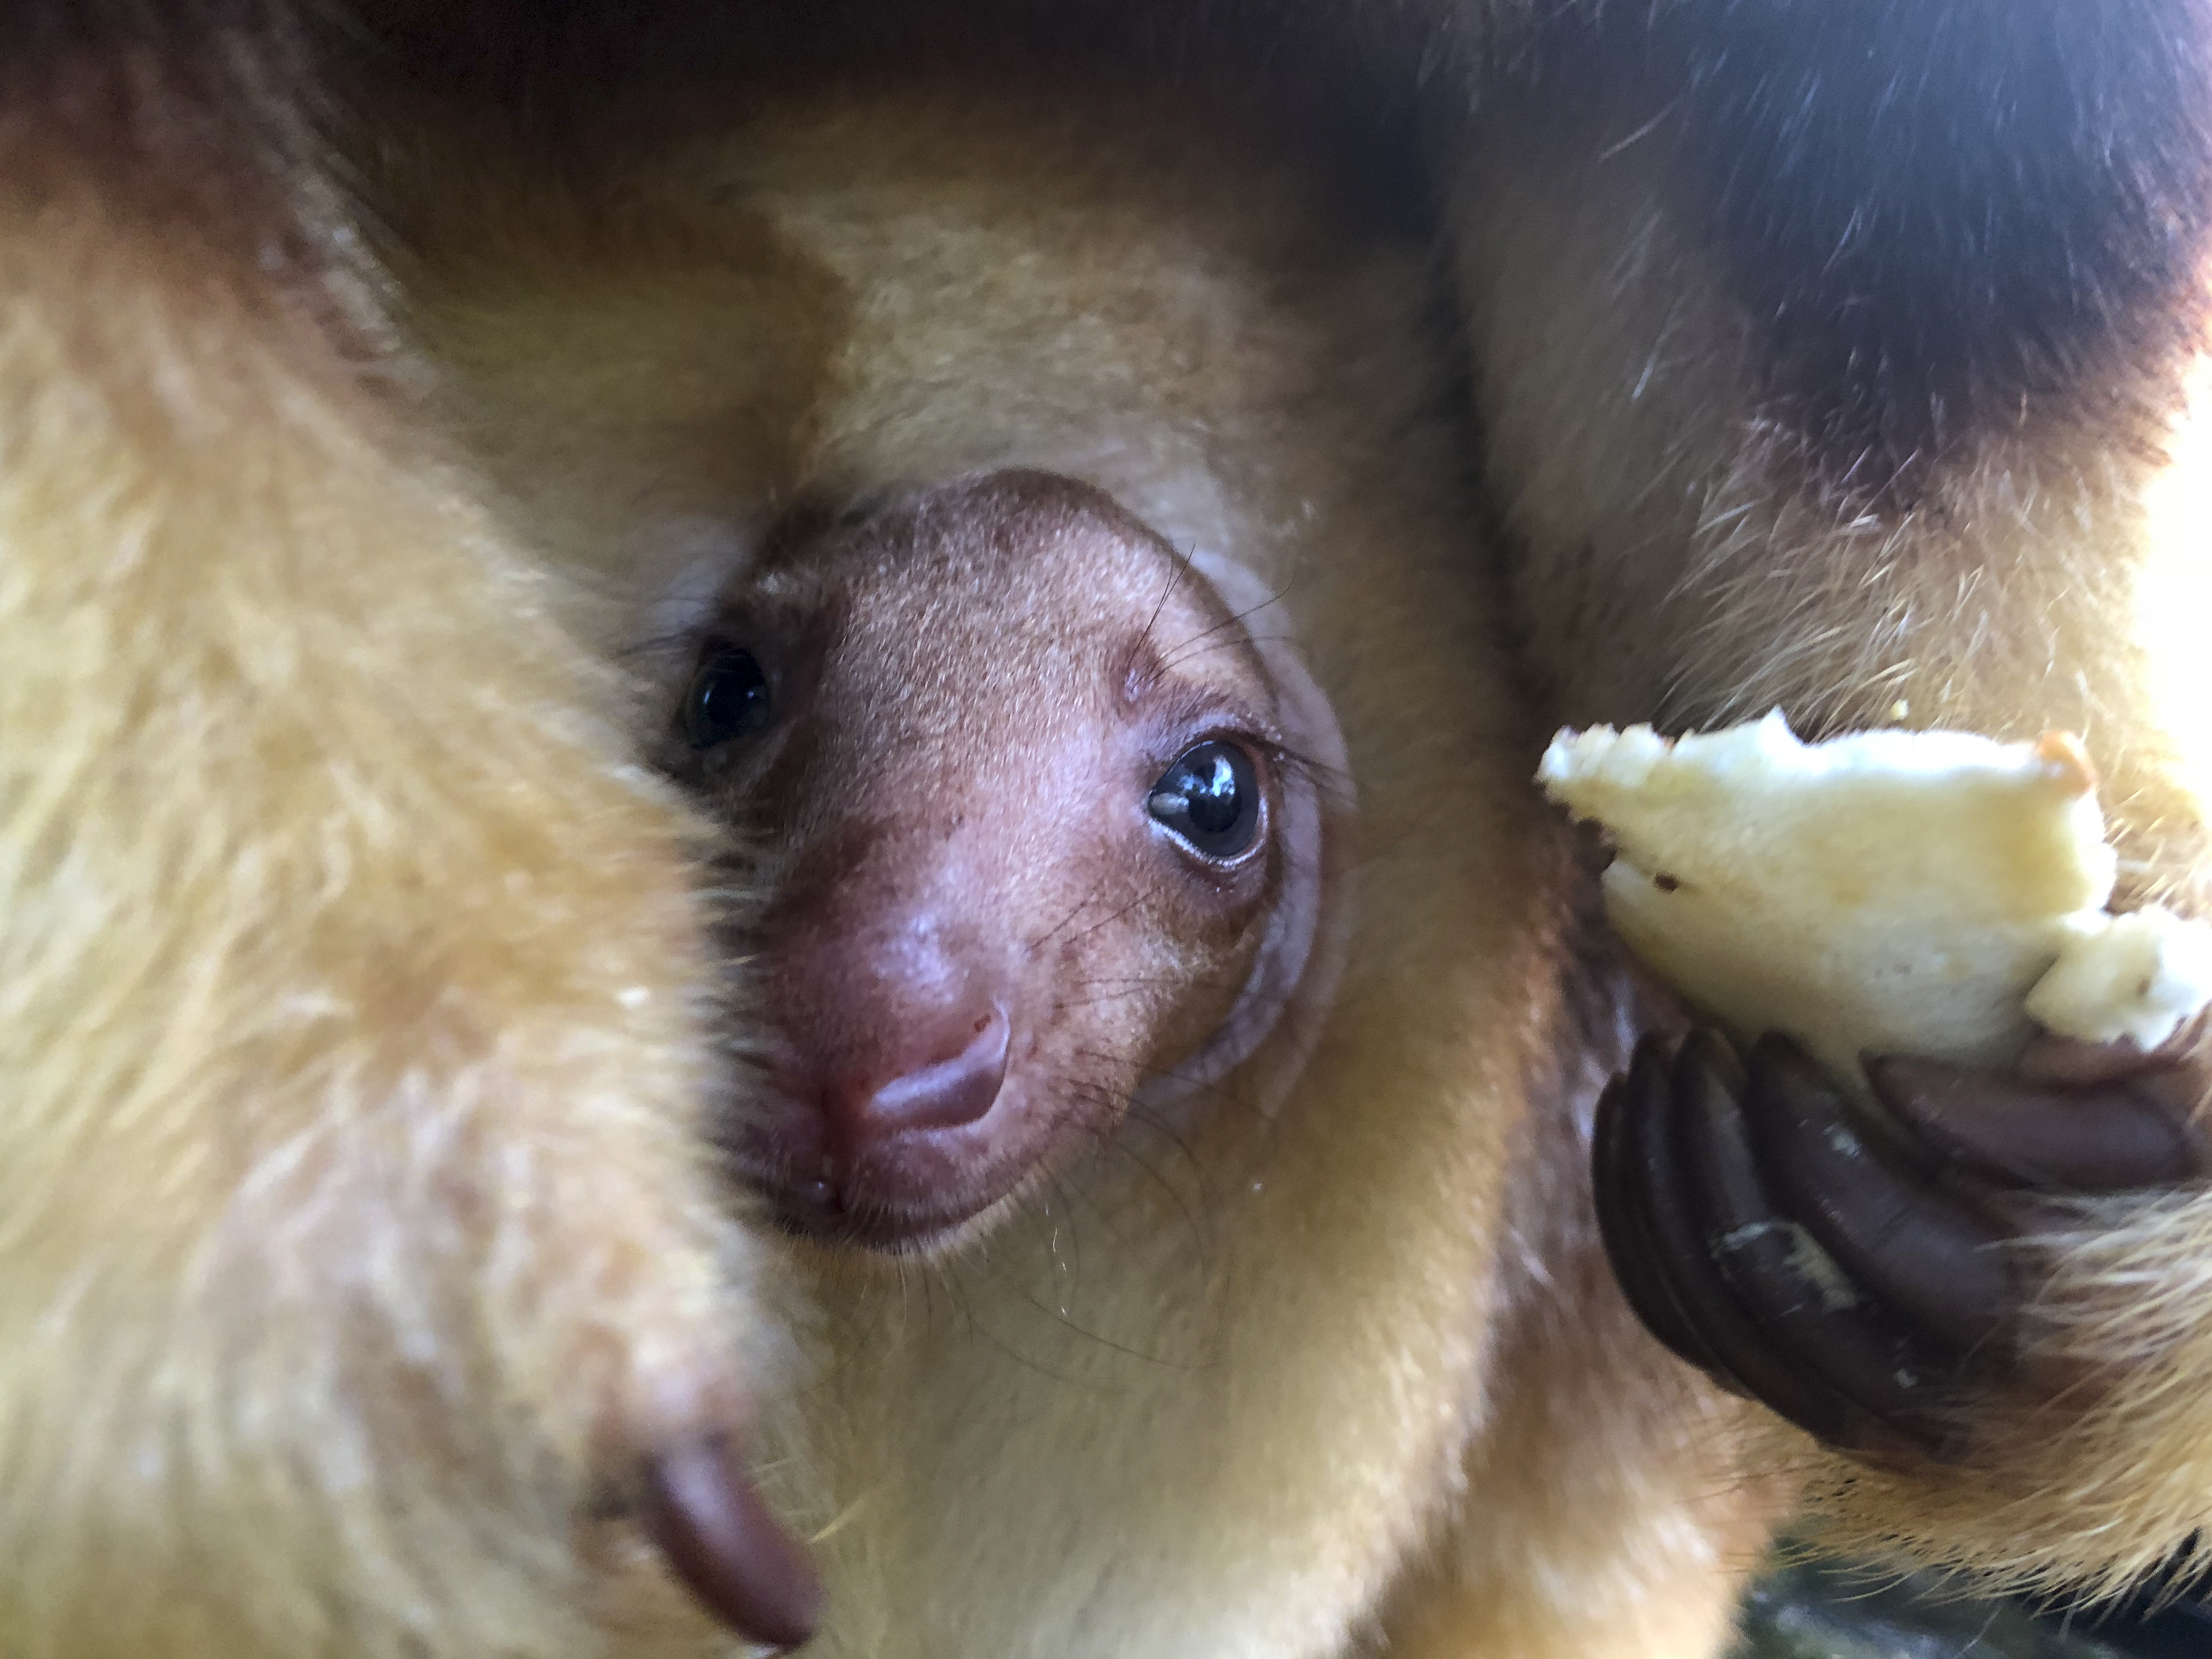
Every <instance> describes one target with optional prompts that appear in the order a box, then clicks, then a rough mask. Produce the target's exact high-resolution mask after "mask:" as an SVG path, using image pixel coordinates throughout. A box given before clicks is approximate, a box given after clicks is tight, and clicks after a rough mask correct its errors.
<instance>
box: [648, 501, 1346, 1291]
mask: <svg viewBox="0 0 2212 1659" xmlns="http://www.w3.org/2000/svg"><path fill="white" fill-rule="evenodd" d="M1240 598H1241V596H1240ZM665 743H666V750H665V754H666V756H667V757H668V761H669V763H670V765H671V769H672V770H673V771H674V772H675V773H676V774H677V775H678V777H679V778H681V779H682V780H684V781H685V782H686V783H687V784H688V785H689V786H690V787H692V788H693V789H694V790H696V792H697V793H699V794H700V796H701V797H702V799H704V800H706V801H707V802H708V804H709V805H711V806H713V807H714V809H715V810H716V811H718V812H720V813H722V814H724V815H725V816H726V817H728V818H729V819H730V820H731V821H732V823H734V824H735V825H736V826H737V827H738V829H739V830H740V831H741V832H742V833H743V834H744V836H745V837H746V841H747V846H748V850H749V852H750V854H751V855H752V858H753V860H754V863H753V866H752V868H751V872H750V884H751V885H752V886H753V887H754V889H755V890H757V893H758V894H759V904H758V908H757V909H756V910H755V911H754V912H752V913H751V914H750V915H749V916H748V917H747V918H746V920H745V922H744V927H743V930H742V931H743V938H742V939H741V941H740V944H741V950H742V954H743V955H744V959H745V960H746V962H747V963H748V968H747V971H748V973H749V975H750V980H751V982H752V984H753V986H754V987H755V988H756V991H757V995H756V998H755V1007H756V1009H757V1012H758V1014H759V1016H760V1017H761V1018H760V1024H761V1027H762V1030H763V1033H764V1036H763V1043H762V1047H761V1049H760V1051H759V1054H758V1058H759V1060H760V1062H761V1066H762V1073H763V1079H764V1081H765V1085H766V1086H765V1087H764V1088H763V1089H762V1090H760V1091H757V1094H758V1096H759V1098H758V1100H757V1103H754V1104H753V1105H751V1106H749V1108H748V1109H747V1111H746V1113H745V1114H744V1116H743V1117H742V1119H741V1120H740V1121H736V1122H734V1123H732V1125H731V1126H730V1127H729V1129H728V1132H727V1135H726V1139H727V1142H728V1145H729V1146H730V1150H731V1152H732V1155H733V1157H734V1158H735V1160H736V1162H737V1164H738V1167H739V1168H740V1169H741V1170H742V1171H743V1172H744V1175H745V1176H747V1178H749V1179H750V1180H751V1181H752V1182H755V1183H757V1185H758V1186H759V1187H760V1188H762V1190H763V1192H765V1193H766V1194H768V1195H769V1199H770V1200H771V1201H772V1203H773V1204H774V1206H775V1210H776V1212H777V1213H778V1214H779V1216H780V1217H781V1218H782V1219H783V1220H784V1221H785V1222H786V1224H787V1225H790V1226H792V1227H793V1228H794V1229H797V1230H799V1231H805V1232H808V1233H812V1234H817V1235H822V1236H825V1237H836V1238H840V1239H845V1240H849V1241H854V1242H857V1243H866V1244H869V1245H873V1246H877V1247H879V1248H884V1249H921V1248H927V1247H930V1246H932V1245H937V1244H942V1243H949V1242H951V1241H952V1240H954V1239H955V1238H957V1237H961V1236H963V1235H964V1234H965V1233H967V1232H969V1231H972V1230H973V1229H974V1228H975V1226H976V1225H979V1223H980V1222H981V1220H982V1219H983V1218H987V1217H988V1216H989V1215H990V1214H991V1212H994V1211H995V1210H997V1209H999V1208H1000V1207H1001V1206H1005V1205H1006V1204H1008V1203H1011V1202H1015V1201H1018V1197H1019V1194H1021V1193H1022V1192H1023V1191H1024V1189H1025V1188H1028V1187H1030V1185H1032V1184H1033V1183H1035V1182H1037V1181H1039V1180H1040V1179H1042V1176H1043V1173H1044V1172H1045V1171H1046V1170H1048V1169H1050V1168H1052V1167H1054V1165H1056V1164H1061V1163H1064V1162H1066V1161H1068V1160H1071V1159H1073V1158H1080V1157H1082V1156H1084V1155H1085V1154H1086V1152H1090V1151H1092V1150H1094V1149H1095V1147H1096V1146H1097V1143H1098V1142H1099V1141H1100V1140H1101V1139H1103V1138H1104V1137H1106V1136H1108V1135H1110V1134H1111V1133H1113V1132H1114V1130H1115V1126H1116V1125H1117V1123H1118V1122H1119V1121H1120V1118H1121V1115H1122V1114H1123V1113H1124V1112H1125V1111H1126V1110H1127V1109H1128V1107H1129V1105H1130V1103H1132V1101H1133V1100H1134V1099H1142V1100H1145V1101H1146V1102H1148V1103H1154V1102H1158V1103H1165V1102H1168V1101H1171V1100H1173V1099H1175V1098H1176V1097H1190V1098H1191V1099H1193V1100H1194V1101H1200V1100H1202V1097H1203V1094H1204V1091H1207V1090H1209V1089H1210V1088H1212V1087H1213V1086H1214V1085H1218V1084H1219V1083H1220V1082H1221V1081H1222V1080H1223V1079H1225V1078H1227V1077H1228V1076H1229V1075H1230V1074H1231V1073H1233V1072H1236V1071H1237V1068H1238V1067H1239V1066H1243V1065H1244V1063H1245V1062H1247V1061H1248V1060H1254V1059H1255V1056H1259V1057H1260V1060H1261V1065H1260V1066H1255V1068H1254V1071H1253V1072H1248V1073H1245V1074H1244V1077H1243V1079H1240V1081H1243V1082H1246V1083H1249V1082H1250V1080H1251V1079H1252V1077H1253V1076H1254V1074H1255V1072H1256V1071H1258V1070H1261V1069H1264V1062H1265V1060H1266V1055H1265V1054H1263V1053H1262V1051H1273V1052H1274V1053H1275V1054H1276V1057H1277V1058H1278V1059H1279V1058H1280V1056H1281V1054H1285V1053H1288V1052H1290V1051H1291V1050H1293V1049H1295V1048H1297V1040H1296V1037H1295V1036H1294V1035H1292V1034H1291V1031H1289V1030H1286V1029H1285V1028H1297V1027H1299V1026H1302V1025H1304V1026H1310V1024H1312V1023H1313V1013H1312V1007H1311V1005H1312V1004H1313V1003H1314V1002H1315V1000H1316V998H1317V997H1325V991H1326V987H1325V986H1324V985H1323V984H1322V981H1324V980H1325V979H1326V978H1327V976H1328V975H1327V970H1326V969H1325V968H1324V967H1322V966H1318V965H1317V964H1320V963H1325V962H1326V960H1327V958H1328V956H1329V952H1328V951H1326V950H1323V949H1317V948H1316V941H1317V939H1319V938H1320V936H1321V935H1322V931H1323V930H1322V924H1321V918H1322V912H1323V907H1324V900H1325V898H1326V894H1325V893H1324V891H1323V888H1324V884H1325V880H1326V877H1325V866H1326V864H1327V862H1328V860H1327V857H1326V854H1327V851H1328V848H1327V847H1326V846H1325V842H1326V839H1327V837H1326V827H1327V822H1328V819H1329V817H1331V815H1332V811H1333V809H1332V808H1331V806H1330V805H1329V797H1330V796H1331V794H1332V793H1333V792H1334V791H1337V790H1339V789H1340V787H1341V782H1340V780H1341V772H1340V766H1339V765H1338V763H1339V761H1340V744H1339V741H1338V738H1337V737H1336V732H1335V726H1334V720H1333V718H1332V717H1331V716H1330V715H1329V714H1328V708H1327V707H1326V704H1325V702H1323V700H1322V697H1321V696H1320V694H1319V692H1318V691H1317V690H1316V689H1315V688H1314V686H1313V684H1312V682H1311V681H1310V679H1308V678H1306V676H1305V674H1304V671H1303V670H1302V669H1299V668H1297V666H1296V665H1295V664H1293V663H1291V661H1290V660H1289V659H1288V657H1287V653H1285V650H1284V648H1283V647H1279V646H1277V645H1274V644H1273V643H1272V642H1267V641H1259V640H1255V636H1254V633H1253V631H1252V630H1249V629H1247V628H1246V626H1245V625H1244V623H1243V621H1242V620H1241V619H1240V618H1239V617H1238V616H1237V614H1235V612H1233V611H1232V610H1231V608H1230V605H1229V603H1228V602H1227V601H1226V600H1225V599H1224V597H1223V595H1222V593H1221V592H1219V591H1218V588H1217V586H1216V584H1215V582H1213V581H1212V580H1208V579H1207V578H1206V576H1204V575H1202V574H1200V573H1199V572H1198V571H1197V570H1196V569H1194V568H1193V566H1192V565H1191V563H1190V562H1188V561H1186V560H1184V559H1182V557H1180V556H1177V555H1176V553H1175V551H1174V550H1172V549H1170V547H1169V546H1168V545H1167V544H1165V543H1164V542H1163V541H1161V540H1160V539H1159V538H1158V537H1157V536H1155V535H1153V534H1152V532H1150V531H1148V530H1147V529H1146V528H1145V526H1143V525H1141V524H1139V522H1138V521H1137V520H1134V519H1133V518H1131V517H1130V516H1129V515H1128V514H1127V513H1124V512H1123V511H1122V510H1121V508H1120V507H1117V506H1116V505H1115V503H1114V502H1113V501H1112V500H1111V499H1110V498H1109V497H1108V496H1106V495H1103V494H1101V493H1100V492H1098V491H1097V490H1095V489H1091V488H1089V487H1088V486H1085V485H1082V484H1079V483H1074V482H1073V481H1071V480H1068V479H1066V478H1061V477H1054V476H1052V475H1049V474H1044V473H1036V472H1005V473H999V474H995V475H993V476H991V477H984V478H981V479H977V480H971V481H969V482H964V483H957V484H955V485H951V486H949V487H947V488H945V489H939V490H936V491H933V492H931V493H929V494H927V495H921V496H919V497H916V498H914V499H912V500H909V501H905V502H903V503H902V504H900V505H898V506H896V507H892V508H890V509H889V510H887V511H884V512H883V513H878V514H877V515H875V516H873V517H872V518H869V519H866V520H861V521H860V522H858V523H848V524H845V525H842V526H829V527H826V528H823V529H822V530H820V531H818V532H812V533H809V532H793V533H790V534H788V535H787V536H785V537H784V538H781V539H780V540H779V541H778V542H777V543H776V544H773V545H772V546H771V547H770V548H769V550H767V551H766V552H765V553H764V554H763V556H762V557H761V559H760V560H759V561H758V562H757V563H756V564H755V565H754V566H752V567H751V568H749V569H748V570H747V571H746V572H745V573H744V574H743V575H742V576H741V577H740V578H739V579H738V580H737V581H736V582H735V583H733V584H732V586H731V587H730V588H729V590H728V591H726V592H724V593H723V594H722V595H721V596H720V599H719V600H718V602H717V604H716V605H715V607H714V611H713V614H712V616H711V617H710V619H709V620H708V623H707V624H706V626H705V628H704V629H703V634H702V638H701V640H700V642H699V645H698V647H697V650H696V654H695V656H694V657H693V659H692V661H691V666H690V675H689V678H688V679H687V680H686V681H685V682H684V684H683V685H682V687H681V690H680V694H679V700H678V707H677V708H676V709H675V711H674V714H673V718H672V720H671V725H670V728H669V731H668V734H667V736H666V738H665ZM1278 1069H1280V1068H1278ZM1252 1086H1256V1087H1262V1088H1264V1086H1265V1085H1264V1084H1255V1085H1252Z"/></svg>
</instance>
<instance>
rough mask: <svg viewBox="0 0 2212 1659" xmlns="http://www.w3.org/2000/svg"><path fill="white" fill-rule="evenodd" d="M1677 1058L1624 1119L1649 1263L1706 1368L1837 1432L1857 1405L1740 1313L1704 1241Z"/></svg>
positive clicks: (1827, 1435)
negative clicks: (1686, 1154)
mask: <svg viewBox="0 0 2212 1659" xmlns="http://www.w3.org/2000/svg"><path fill="white" fill-rule="evenodd" d="M1685 1046H1686V1047H1687V1045H1685ZM1681 1066H1682V1062H1681V1061H1680V1060H1679V1059H1678V1060H1677V1061H1676V1064H1675V1067H1674V1075H1673V1076H1672V1077H1671V1078H1668V1077H1665V1076H1661V1077H1658V1078H1656V1079H1652V1080H1651V1081H1650V1082H1649V1083H1648V1084H1647V1085H1646V1091H1645V1097H1646V1100H1647V1102H1648V1103H1650V1104H1651V1105H1653V1106H1656V1109H1649V1110H1639V1111H1638V1112H1637V1113H1635V1114H1634V1115H1633V1116H1632V1119H1631V1121H1630V1122H1629V1124H1628V1139H1629V1142H1630V1145H1629V1149H1628V1152H1627V1154H1626V1156H1627V1158H1629V1160H1630V1161H1631V1162H1632V1164H1633V1165H1634V1184H1635V1187H1636V1189H1637V1190H1638V1192H1639V1193H1640V1194H1641V1195H1642V1197H1643V1200H1644V1202H1643V1206H1642V1210H1643V1216H1644V1221H1645V1222H1646V1223H1647V1225H1648V1227H1649V1231H1650V1246H1651V1249H1652V1252H1653V1255H1654V1267H1655V1270H1656V1272H1657V1273H1658V1274H1659V1275H1660V1276H1661V1277H1662V1278H1663V1279H1664V1280H1665V1282H1666V1284H1667V1285H1668V1287H1669V1288H1670V1289H1671V1290H1672V1291H1673V1292H1674V1303H1675V1305H1676V1306H1677V1307H1678V1308H1679V1309H1680V1312H1681V1314H1682V1316H1683V1318H1684V1320H1685V1322H1686V1323H1687V1324H1688V1325H1689V1326H1690V1328H1692V1331H1693V1332H1694V1333H1695V1336H1696V1340H1697V1346H1699V1347H1700V1348H1702V1349H1703V1350H1704V1351H1705V1352H1707V1353H1709V1354H1711V1356H1712V1357H1713V1358H1712V1361H1711V1364H1709V1366H1708V1369H1710V1370H1713V1371H1714V1372H1715V1374H1716V1375H1717V1376H1724V1377H1728V1378H1731V1379H1733V1380H1734V1381H1735V1382H1737V1383H1741V1385H1742V1387H1743V1388H1744V1389H1745V1390H1746V1391H1747V1392H1748V1393H1750V1394H1752V1395H1754V1396H1756V1397H1757V1398H1758V1399H1759V1400H1761V1401H1765V1403H1766V1404H1767V1405H1768V1406H1769V1407H1771V1408H1772V1409H1774V1410H1775V1411H1778V1412H1779V1413H1782V1415H1783V1416H1784V1417H1786V1418H1788V1419H1790V1421H1791V1422H1793V1423H1795V1424H1796V1425H1797V1426H1798V1427H1800V1428H1802V1429H1803V1430H1804V1431H1806V1432H1807V1433H1808V1434H1811V1435H1814V1436H1816V1437H1819V1438H1820V1439H1823V1440H1839V1439H1841V1438H1843V1437H1844V1435H1845V1434H1846V1433H1847V1432H1848V1431H1850V1429H1851V1427H1852V1425H1853V1419H1854V1418H1855V1417H1856V1415H1857V1413H1854V1412H1853V1410H1852V1409H1851V1407H1850V1404H1849V1403H1848V1402H1847V1401H1845V1400H1844V1398H1843V1397H1842V1396H1841V1395H1838V1393H1837V1392H1836V1391H1835V1390H1834V1389H1831V1388H1829V1387H1828V1386H1827V1385H1826V1383H1824V1382H1822V1381H1821V1380H1820V1378H1819V1377H1818V1376H1814V1375H1809V1374H1808V1372H1807V1370H1805V1368H1804V1367H1802V1366H1801V1365H1798V1364H1792V1363H1790V1361H1789V1360H1788V1359H1786V1358H1784V1356H1783V1355H1782V1354H1780V1353H1779V1352H1777V1350H1776V1349H1775V1347H1774V1346H1773V1344H1772V1342H1771V1340H1769V1339H1768V1337H1767V1335H1766V1334H1765V1332H1764V1331H1762V1330H1761V1329H1760V1328H1759V1326H1758V1325H1757V1324H1756V1323H1755V1322H1753V1321H1752V1320H1750V1319H1747V1317H1746V1316H1744V1313H1743V1311H1742V1310H1741V1305H1740V1304H1739V1302H1738V1299H1737V1297H1736V1296H1735V1293H1734V1291H1733V1289H1732V1287H1731V1286H1730V1285H1728V1284H1727V1283H1726V1282H1724V1281H1723V1279H1722V1277H1721V1274H1720V1273H1719V1272H1718V1270H1717V1267H1715V1264H1714V1261H1713V1258H1712V1255H1711V1252H1710V1250H1709V1249H1707V1247H1706V1242H1705V1231H1704V1229H1703V1227H1702V1226H1701V1225H1700V1224H1699V1218H1698V1217H1697V1216H1696V1215H1695V1213H1694V1212H1692V1209H1691V1207H1690V1201H1689V1192H1690V1186H1689V1178H1688V1172H1687V1171H1686V1170H1685V1169H1684V1168H1683V1167H1682V1163H1681V1160H1680V1156H1679V1154H1678V1150H1677V1149H1678V1146H1679V1145H1680V1139H1679V1136H1678V1134H1677V1119H1678V1117H1679V1115H1680V1101H1681V1089H1680V1078H1681ZM1648 1075H1649V1073H1647V1076H1648Z"/></svg>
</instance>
